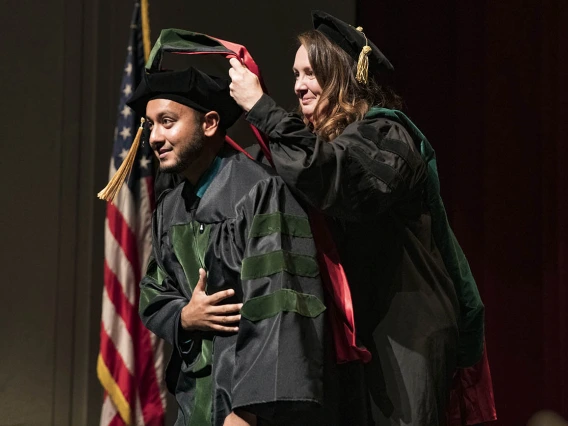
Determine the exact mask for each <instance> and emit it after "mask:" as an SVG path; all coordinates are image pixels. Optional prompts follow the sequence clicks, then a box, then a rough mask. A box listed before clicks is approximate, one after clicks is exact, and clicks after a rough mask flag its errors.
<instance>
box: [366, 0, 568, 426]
mask: <svg viewBox="0 0 568 426" xmlns="http://www.w3.org/2000/svg"><path fill="white" fill-rule="evenodd" d="M357 25H361V26H363V28H364V30H365V33H366V34H367V36H368V37H369V38H370V39H372V40H373V41H374V42H375V43H376V44H377V45H378V46H379V47H380V48H381V49H382V50H383V52H384V53H385V54H386V56H387V57H388V58H389V59H390V60H391V62H392V63H393V64H394V66H395V69H396V81H395V84H396V88H397V89H398V92H399V93H401V94H402V96H403V98H404V99H405V102H406V112H407V113H408V115H409V116H410V117H411V118H412V119H413V121H414V122H415V123H416V124H417V125H418V127H419V128H421V129H422V131H423V132H424V133H425V134H426V135H427V137H428V139H429V140H430V142H431V144H432V145H433V146H434V148H435V149H436V151H437V155H438V158H439V169H440V178H441V185H442V196H443V198H444V200H445V202H446V204H447V208H448V211H449V215H450V220H451V222H452V225H453V228H454V230H455V232H456V234H457V236H458V239H459V241H460V242H461V244H462V246H463V248H464V251H465V252H466V254H467V256H468V258H469V260H470V263H471V266H472V269H473V271H474V275H475V277H476V279H477V282H478V285H479V288H480V291H481V294H482V297H483V300H484V302H485V305H486V312H487V315H486V319H487V321H486V327H487V347H488V354H489V358H490V363H491V368H492V374H493V382H494V388H495V401H496V404H497V414H498V416H499V420H498V422H497V423H495V424H496V425H504V426H510V425H511V426H512V425H523V424H526V421H527V419H528V418H529V417H530V416H531V415H532V414H533V413H534V412H536V411H537V410H540V409H544V408H548V409H553V410H555V411H557V412H559V413H560V414H562V415H563V416H564V417H567V418H568V289H567V286H568V227H567V221H568V124H567V122H568V81H567V80H568V1H566V0H541V1H537V0H530V1H529V0H526V1H525V0H499V1H489V0H487V1H471V2H470V1H460V0H453V1H451V0H429V1H410V0H403V1H401V0H380V1H377V0H359V1H358V10H357Z"/></svg>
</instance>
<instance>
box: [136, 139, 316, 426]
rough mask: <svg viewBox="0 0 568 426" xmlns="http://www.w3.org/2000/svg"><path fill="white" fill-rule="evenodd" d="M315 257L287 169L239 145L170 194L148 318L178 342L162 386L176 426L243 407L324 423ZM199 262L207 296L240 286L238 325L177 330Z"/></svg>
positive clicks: (162, 204)
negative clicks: (224, 329) (172, 403)
mask: <svg viewBox="0 0 568 426" xmlns="http://www.w3.org/2000/svg"><path fill="white" fill-rule="evenodd" d="M196 192H197V193H198V194H199V195H196ZM315 255H316V251H315V245H314V242H313V239H312V235H311V231H310V227H309V223H308V219H307V216H306V213H305V211H304V209H303V208H302V207H301V206H300V205H299V204H298V202H297V201H296V199H295V198H294V197H293V196H292V194H291V193H290V191H289V189H288V188H287V187H286V185H285V184H284V182H283V181H282V179H281V178H280V177H278V176H276V175H275V174H274V173H273V172H272V171H271V170H270V169H269V168H268V167H265V166H263V165H261V164H258V163H256V162H254V161H252V160H250V159H248V158H247V157H245V156H244V155H243V154H241V153H235V152H234V151H232V150H230V149H227V150H225V152H224V153H223V154H221V155H220V157H218V158H217V160H216V162H215V163H214V164H213V165H212V167H211V168H210V170H209V171H208V172H207V173H206V174H205V175H204V176H203V177H202V178H201V180H200V183H199V184H198V185H197V187H193V186H192V185H191V184H190V183H189V182H188V181H186V180H184V181H182V182H181V183H179V184H177V186H175V187H174V188H173V189H170V190H166V191H165V192H164V193H163V194H162V196H161V198H160V200H159V203H158V206H157V208H156V211H155V213H154V217H153V255H152V259H151V261H150V264H149V267H148V271H147V275H146V277H145V278H144V279H143V280H142V282H141V295H140V316H141V318H142V321H143V322H144V324H145V325H146V326H147V327H148V328H149V329H150V330H151V331H153V332H154V333H156V334H157V335H158V336H159V337H161V338H163V339H165V340H166V341H168V342H169V343H170V344H171V345H173V353H172V357H171V360H170V362H169V365H168V368H167V372H166V382H167V385H168V388H169V390H170V391H171V392H172V393H174V394H175V395H176V399H177V402H178V404H179V412H178V418H177V422H176V425H184V426H186V425H198V426H205V425H215V426H221V425H222V424H223V421H224V419H225V417H226V416H227V415H228V414H229V413H230V412H231V410H234V409H236V408H244V409H245V410H247V411H250V412H252V413H254V414H256V415H257V416H259V418H260V420H259V425H263V424H264V425H294V424H298V425H302V424H306V425H308V424H310V425H314V424H326V421H325V420H322V417H321V416H322V415H324V414H323V410H322V409H321V406H322V404H323V385H322V380H323V369H324V364H325V362H324V356H325V343H324V313H323V312H324V310H325V307H324V305H323V296H322V287H321V283H320V277H319V271H318V266H317V262H316V259H315ZM200 267H203V268H205V269H206V270H207V273H208V278H207V293H208V294H212V293H215V292H217V291H221V290H224V289H228V288H233V289H234V290H235V292H236V295H235V297H233V298H231V299H229V300H226V301H225V303H237V302H243V303H244V305H243V308H242V311H241V314H242V319H241V321H240V323H239V331H238V333H211V332H191V333H190V332H187V331H184V330H183V329H182V328H181V325H180V314H181V310H182V308H183V306H185V305H186V304H187V303H188V301H189V300H190V299H191V295H192V290H193V288H194V287H195V285H196V283H197V281H198V269H199V268H200Z"/></svg>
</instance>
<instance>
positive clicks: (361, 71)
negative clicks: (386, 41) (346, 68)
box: [355, 27, 372, 84]
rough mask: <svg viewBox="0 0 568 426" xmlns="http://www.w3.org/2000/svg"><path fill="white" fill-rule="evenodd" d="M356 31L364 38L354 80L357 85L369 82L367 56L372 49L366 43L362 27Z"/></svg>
mask: <svg viewBox="0 0 568 426" xmlns="http://www.w3.org/2000/svg"><path fill="white" fill-rule="evenodd" d="M355 29H356V30H357V31H359V32H360V33H362V34H363V37H365V46H363V49H361V53H359V60H358V61H357V74H356V75H355V78H356V79H357V81H358V82H359V83H363V84H367V83H368V82H369V58H368V55H369V53H371V51H372V49H371V47H370V46H369V43H368V41H367V36H366V35H365V33H364V32H363V27H357V28H355Z"/></svg>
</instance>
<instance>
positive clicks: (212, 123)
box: [201, 111, 221, 137]
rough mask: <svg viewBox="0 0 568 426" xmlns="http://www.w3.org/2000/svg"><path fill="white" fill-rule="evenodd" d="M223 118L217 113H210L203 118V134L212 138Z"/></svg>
mask: <svg viewBox="0 0 568 426" xmlns="http://www.w3.org/2000/svg"><path fill="white" fill-rule="evenodd" d="M220 120H221V117H219V114H218V113H217V111H209V112H208V113H207V114H205V115H204V116H203V122H202V123H201V125H202V126H203V133H204V135H205V136H208V137H211V136H213V135H214V134H215V132H216V131H217V129H218V128H219V121H220Z"/></svg>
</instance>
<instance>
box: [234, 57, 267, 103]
mask: <svg viewBox="0 0 568 426" xmlns="http://www.w3.org/2000/svg"><path fill="white" fill-rule="evenodd" d="M229 63H230V64H231V69H230V70H229V76H230V77H231V80H232V83H231V84H230V85H229V89H230V90H231V96H232V97H233V99H234V100H235V102H237V104H239V106H240V107H241V108H242V109H243V110H245V112H249V111H250V110H251V108H252V107H253V106H254V104H256V103H257V102H258V100H259V99H260V98H261V97H262V94H263V91H262V87H261V85H260V81H258V77H257V76H256V75H254V74H253V73H252V72H251V71H250V70H249V69H248V68H247V67H245V66H244V65H243V64H241V63H240V61H239V60H238V59H236V58H231V59H230V60H229Z"/></svg>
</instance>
